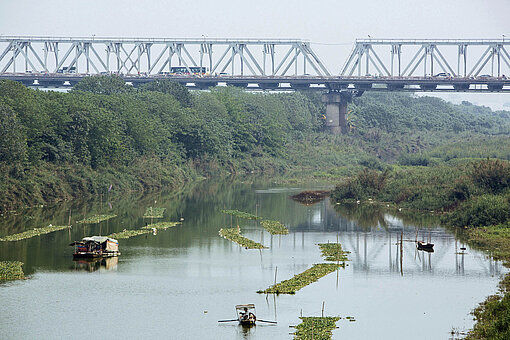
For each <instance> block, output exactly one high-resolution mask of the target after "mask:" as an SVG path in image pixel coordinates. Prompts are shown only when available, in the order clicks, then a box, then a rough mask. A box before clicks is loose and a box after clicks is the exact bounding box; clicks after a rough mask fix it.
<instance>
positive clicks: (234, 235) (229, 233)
mask: <svg viewBox="0 0 510 340" xmlns="http://www.w3.org/2000/svg"><path fill="white" fill-rule="evenodd" d="M219 234H220V236H221V237H223V238H226V239H227V240H230V241H232V242H235V243H237V244H239V245H240V246H243V247H245V248H247V249H262V248H266V247H264V246H263V245H262V244H260V243H258V242H255V241H252V240H250V239H249V238H246V237H244V236H241V234H240V230H239V229H238V228H225V229H223V228H222V229H220V231H219Z"/></svg>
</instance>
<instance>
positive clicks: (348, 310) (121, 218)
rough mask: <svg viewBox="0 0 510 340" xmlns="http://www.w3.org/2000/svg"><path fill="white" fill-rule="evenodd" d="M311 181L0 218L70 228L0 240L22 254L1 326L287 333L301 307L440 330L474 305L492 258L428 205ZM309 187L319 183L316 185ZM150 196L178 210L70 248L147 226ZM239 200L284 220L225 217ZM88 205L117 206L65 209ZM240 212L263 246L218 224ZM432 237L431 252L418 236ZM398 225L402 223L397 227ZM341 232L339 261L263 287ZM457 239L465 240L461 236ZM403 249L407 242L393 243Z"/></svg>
mask: <svg viewBox="0 0 510 340" xmlns="http://www.w3.org/2000/svg"><path fill="white" fill-rule="evenodd" d="M311 187H313V186H299V187H298V186H294V187H290V186H281V185H277V184H274V183H271V182H269V181H259V180H257V181H254V182H251V181H249V182H236V181H204V182H201V183H198V184H196V185H195V186H194V187H193V188H189V189H186V190H183V191H182V192H181V193H177V194H176V193H173V194H163V193H160V194H154V195H151V196H143V197H137V196H133V197H127V198H123V199H113V198H110V197H107V196H105V197H100V198H99V199H95V200H92V201H83V202H80V201H73V202H63V203H61V204H58V205H56V206H52V207H39V208H34V209H31V210H29V211H27V212H25V213H24V214H22V215H18V216H10V217H8V218H5V217H3V218H2V219H0V236H3V235H7V234H13V233H17V232H21V231H23V230H25V229H29V228H34V227H41V226H46V225H48V224H50V223H51V224H53V225H61V224H66V223H67V221H68V219H69V212H70V211H71V215H72V216H71V220H72V224H73V228H72V230H70V231H67V230H64V231H58V232H55V233H51V234H47V235H42V236H40V237H35V238H32V239H28V240H24V241H18V242H12V243H11V242H9V243H8V242H1V243H0V260H19V261H22V262H24V263H25V265H24V271H25V273H26V274H27V275H28V276H29V279H28V280H23V281H15V282H7V283H1V284H0V339H34V338H41V339H60V338H62V339H68V338H85V337H86V338H113V339H139V338H146V339H292V335H291V334H290V333H292V332H293V331H294V329H293V328H291V327H289V326H293V325H297V324H299V322H300V320H299V318H298V317H299V316H300V315H303V316H320V315H321V313H322V308H323V306H324V314H325V315H328V316H341V317H344V318H345V317H347V316H351V317H353V318H354V320H355V321H348V320H346V319H342V320H340V321H339V322H338V323H337V326H338V327H339V328H338V329H336V330H335V331H334V332H333V338H334V339H410V338H413V339H449V338H451V335H450V332H451V331H452V330H454V331H455V330H467V329H469V328H470V327H471V326H472V324H473V321H472V316H471V315H470V314H469V313H470V311H471V310H472V309H473V308H474V307H475V306H476V305H477V304H478V303H479V302H481V301H482V300H484V299H485V298H486V297H487V296H488V295H490V294H493V293H494V292H496V287H497V283H498V281H499V279H500V276H501V275H502V274H503V273H504V272H506V270H505V268H503V267H502V266H501V264H500V263H498V262H495V261H493V260H491V259H489V258H487V257H486V256H485V255H484V254H482V253H480V252H477V251H475V250H472V249H470V248H469V247H468V246H465V245H463V244H462V243H461V242H460V241H456V239H455V237H454V235H452V234H451V233H450V232H448V231H445V230H444V229H442V228H441V227H439V226H438V225H437V223H436V222H435V221H434V219H433V218H431V217H423V216H421V217H420V216H404V215H401V213H398V212H397V213H388V212H386V211H384V209H381V208H377V207H374V206H373V205H361V206H357V205H355V206H349V205H336V204H332V203H331V202H330V201H329V200H328V199H326V200H324V201H322V202H319V203H317V204H314V205H309V206H305V205H302V204H300V203H297V202H294V201H292V200H291V199H289V196H290V195H292V194H294V193H298V192H300V191H301V190H304V189H309V188H311ZM316 188H317V187H316ZM149 206H156V207H164V208H166V211H165V218H164V219H163V220H164V221H178V220H180V219H181V218H183V219H184V220H183V223H182V224H181V225H179V226H177V227H174V228H170V229H168V230H162V231H159V232H158V234H157V235H147V236H145V235H144V236H138V237H133V238H130V239H127V240H120V242H119V244H120V251H121V253H122V255H121V256H120V257H119V258H115V259H109V260H108V261H100V262H97V263H81V262H76V261H73V259H72V252H73V248H72V247H70V246H68V244H69V243H70V242H72V241H73V240H79V239H81V238H82V237H84V236H90V235H99V234H101V235H108V234H110V233H112V232H114V231H121V230H123V229H135V228H139V227H141V226H143V225H144V224H145V223H146V222H147V221H144V220H143V218H142V216H143V214H144V212H145V208H146V207H149ZM221 209H238V210H242V211H247V212H250V213H257V214H258V215H261V216H263V217H264V218H267V219H274V220H279V221H281V222H283V223H285V224H286V225H287V226H288V227H289V231H290V232H289V234H288V235H282V236H271V235H270V234H269V233H267V232H265V231H263V229H262V227H261V226H260V225H259V224H258V223H257V222H254V221H245V220H239V221H237V219H236V218H230V216H228V215H225V214H223V213H221V212H220V210H221ZM96 213H114V214H117V215H118V217H116V218H113V219H111V220H109V221H105V222H102V223H100V224H96V225H80V224H76V223H74V221H76V220H78V219H82V218H84V217H88V216H91V215H93V214H96ZM237 224H239V225H240V227H241V230H242V234H243V235H244V236H246V237H248V238H251V239H253V240H255V241H258V242H261V243H263V244H264V245H265V246H267V247H268V249H264V250H246V249H244V248H241V247H239V246H238V245H236V244H234V243H232V242H230V241H228V240H225V239H223V238H221V237H219V236H218V230H219V229H220V228H222V227H229V226H231V225H232V226H235V225H237ZM417 231H418V238H420V239H428V238H430V239H431V241H432V243H434V244H435V246H434V248H435V252H434V253H427V252H423V251H417V250H416V248H415V245H414V243H413V242H406V241H404V242H403V247H402V249H400V246H398V245H397V244H396V243H397V240H398V239H399V238H400V237H401V235H403V239H404V240H406V239H410V240H414V239H415V238H416V232H417ZM402 233H403V234H402ZM337 241H338V242H340V243H341V244H342V246H343V248H344V249H345V250H347V251H350V252H351V253H350V254H349V259H350V261H349V262H348V266H347V267H346V268H345V269H339V270H338V271H337V272H335V273H331V274H329V275H327V276H325V277H323V278H322V279H320V280H319V281H318V282H315V283H313V284H311V285H309V286H307V287H305V288H303V289H301V290H300V291H298V292H297V293H296V294H295V295H279V296H275V295H263V294H257V293H256V291H257V290H263V289H265V288H267V287H269V286H270V285H272V284H273V283H274V281H275V274H276V279H277V281H278V282H279V281H282V280H285V279H288V278H290V277H292V276H293V275H295V274H298V273H300V272H302V271H304V270H306V269H307V268H309V267H311V266H312V265H313V264H315V263H321V262H324V261H323V259H322V258H321V256H320V251H319V248H318V246H317V243H326V242H337ZM461 247H466V250H464V251H462V250H461V249H460V248H461ZM400 254H402V256H401V255H400ZM245 303H254V304H255V306H256V308H257V316H258V318H259V319H264V320H276V321H277V322H278V324H277V325H271V324H264V323H259V324H258V325H257V326H256V327H252V328H242V327H240V326H238V325H237V323H234V322H233V323H218V320H224V319H233V318H235V316H236V315H235V310H234V306H235V305H236V304H245Z"/></svg>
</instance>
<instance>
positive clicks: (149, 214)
mask: <svg viewBox="0 0 510 340" xmlns="http://www.w3.org/2000/svg"><path fill="white" fill-rule="evenodd" d="M165 210H166V208H153V207H148V208H146V209H145V214H144V215H143V217H144V218H163V214H164V213H165Z"/></svg>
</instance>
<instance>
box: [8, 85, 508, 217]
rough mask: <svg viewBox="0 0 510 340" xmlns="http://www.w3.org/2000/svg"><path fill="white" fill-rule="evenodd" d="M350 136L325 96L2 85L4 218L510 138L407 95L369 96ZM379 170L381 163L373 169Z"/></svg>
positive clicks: (479, 114) (498, 119) (503, 130)
mask: <svg viewBox="0 0 510 340" xmlns="http://www.w3.org/2000/svg"><path fill="white" fill-rule="evenodd" d="M350 111H351V112H350V114H349V122H350V126H351V131H350V133H349V134H348V135H344V136H331V135H329V134H327V133H324V131H323V129H324V128H323V125H324V116H323V113H324V106H323V104H322V103H321V101H320V93H318V92H294V93H267V92H265V93H260V92H259V93H252V92H245V91H243V90H241V89H237V88H233V87H217V88H212V89H211V90H210V91H194V92H190V91H188V90H187V89H186V88H185V87H184V86H182V85H179V84H177V83H173V82H170V81H154V82H151V83H148V84H146V85H143V86H141V87H140V88H138V89H135V88H133V87H132V86H130V85H128V84H126V83H125V82H124V81H123V80H122V79H121V78H119V77H115V76H113V77H110V76H94V77H87V78H84V79H83V80H82V81H80V82H79V83H78V84H77V85H76V86H75V87H74V89H73V90H72V91H70V92H69V93H63V92H54V91H49V92H44V91H39V90H32V89H28V88H26V87H24V86H23V85H21V84H20V83H17V82H12V81H5V80H3V81H0V176H1V178H2V181H1V182H0V193H1V194H2V197H3V198H2V199H1V202H0V206H1V208H0V209H11V208H13V207H16V206H20V205H22V204H25V205H26V204H34V203H42V202H47V201H54V200H58V199H64V198H72V197H76V196H80V195H83V194H87V193H91V194H98V193H100V192H103V191H104V190H105V188H109V187H110V185H112V184H113V187H114V188H116V189H118V190H120V189H125V190H155V189H159V188H162V187H170V188H172V187H175V186H177V185H179V184H182V183H183V182H184V181H186V180H188V179H190V178H192V177H193V176H195V175H196V174H201V175H211V174H218V173H220V172H226V171H228V172H230V173H236V172H249V171H253V170H255V171H267V170H271V171H276V172H281V171H284V170H286V169H289V168H293V167H294V168H295V167H303V168H313V169H321V168H331V167H338V166H345V165H352V164H362V165H363V166H364V165H369V166H370V165H373V164H374V162H375V163H377V162H378V161H388V160H395V159H397V158H398V157H399V155H401V154H402V153H416V152H418V151H422V150H424V149H426V148H428V147H429V146H431V145H441V144H444V142H445V141H451V140H455V138H456V136H457V137H459V139H460V136H462V137H464V135H466V134H469V135H470V136H471V135H472V136H474V137H473V138H475V137H476V138H478V137H480V136H482V137H483V136H487V135H495V134H508V132H509V131H510V124H509V122H510V119H509V118H508V113H507V112H492V111H491V110H490V109H487V108H483V107H478V106H473V105H470V104H464V105H452V104H449V103H446V102H444V101H443V100H441V99H436V98H413V97H412V96H411V95H407V94H385V95H383V94H364V95H363V96H362V97H360V98H357V99H355V101H354V103H352V104H351V105H350ZM374 160H375V161H374Z"/></svg>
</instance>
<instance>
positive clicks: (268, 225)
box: [260, 220, 289, 235]
mask: <svg viewBox="0 0 510 340" xmlns="http://www.w3.org/2000/svg"><path fill="white" fill-rule="evenodd" d="M260 224H261V225H262V227H264V229H266V230H267V231H268V232H269V233H271V234H272V235H286V234H288V233H289V229H287V228H286V227H285V226H284V225H283V223H281V222H278V221H270V220H264V221H261V222H260Z"/></svg>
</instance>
